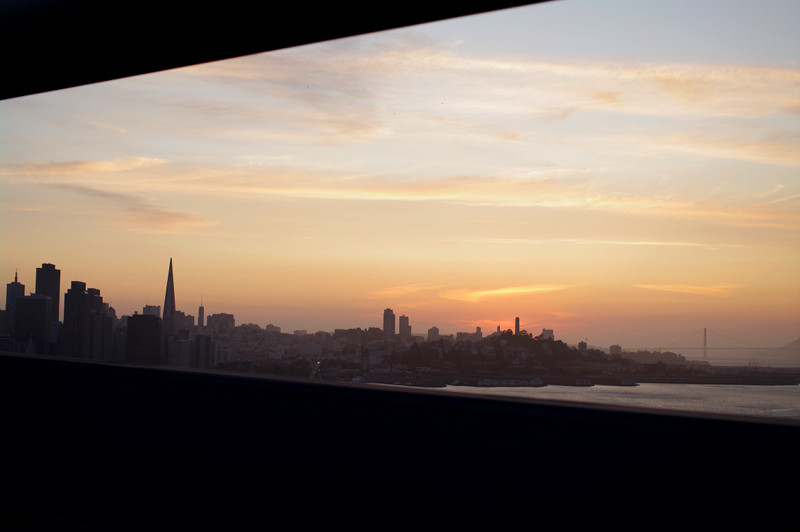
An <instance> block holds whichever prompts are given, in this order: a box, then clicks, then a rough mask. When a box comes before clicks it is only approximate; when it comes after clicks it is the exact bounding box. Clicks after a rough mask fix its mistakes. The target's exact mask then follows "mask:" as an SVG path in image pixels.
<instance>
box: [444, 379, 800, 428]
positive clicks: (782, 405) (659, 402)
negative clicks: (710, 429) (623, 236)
mask: <svg viewBox="0 0 800 532" xmlns="http://www.w3.org/2000/svg"><path fill="white" fill-rule="evenodd" d="M439 389H441V388H439ZM444 390H446V391H453V392H462V393H475V394H480V395H487V394H489V395H499V396H506V397H526V398H532V399H552V400H558V401H577V402H583V403H594V404H601V405H614V406H623V407H636V408H647V409H657V410H677V411H681V412H692V413H703V414H715V415H716V414H721V415H734V416H748V417H753V416H755V417H759V418H770V419H774V420H779V421H780V420H793V421H800V385H795V386H751V385H748V386H740V385H722V384H657V383H642V384H639V385H638V386H603V385H595V386H589V387H576V386H553V385H550V386H544V387H540V388H535V387H472V386H447V387H446V388H444Z"/></svg>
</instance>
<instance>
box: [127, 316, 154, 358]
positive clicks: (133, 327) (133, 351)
mask: <svg viewBox="0 0 800 532" xmlns="http://www.w3.org/2000/svg"><path fill="white" fill-rule="evenodd" d="M127 321H128V333H127V337H126V340H125V359H126V360H127V361H128V362H136V363H140V364H160V363H161V319H160V318H159V317H158V316H152V315H149V314H134V315H133V316H128V320H127Z"/></svg>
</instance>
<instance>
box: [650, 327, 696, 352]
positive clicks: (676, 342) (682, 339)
mask: <svg viewBox="0 0 800 532" xmlns="http://www.w3.org/2000/svg"><path fill="white" fill-rule="evenodd" d="M701 331H702V329H699V330H697V331H695V332H693V333H692V334H690V335H689V336H687V337H685V338H681V339H680V340H678V341H675V342H672V343H671V344H669V345H666V346H664V347H673V346H674V345H675V344H679V343H681V342H683V341H684V340H687V339H689V338H691V337H692V336H694V335H695V334H698V333H700V332H701ZM659 349H664V348H663V347H660V348H659Z"/></svg>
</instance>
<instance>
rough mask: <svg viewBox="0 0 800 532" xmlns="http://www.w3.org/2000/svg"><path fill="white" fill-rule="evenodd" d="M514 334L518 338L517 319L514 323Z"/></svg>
mask: <svg viewBox="0 0 800 532" xmlns="http://www.w3.org/2000/svg"><path fill="white" fill-rule="evenodd" d="M514 334H516V335H517V336H519V318H517V319H516V320H515V321H514Z"/></svg>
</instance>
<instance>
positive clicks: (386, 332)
mask: <svg viewBox="0 0 800 532" xmlns="http://www.w3.org/2000/svg"><path fill="white" fill-rule="evenodd" d="M383 339H384V340H385V341H387V342H393V341H394V312H392V309H390V308H387V309H386V310H384V311H383Z"/></svg>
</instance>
